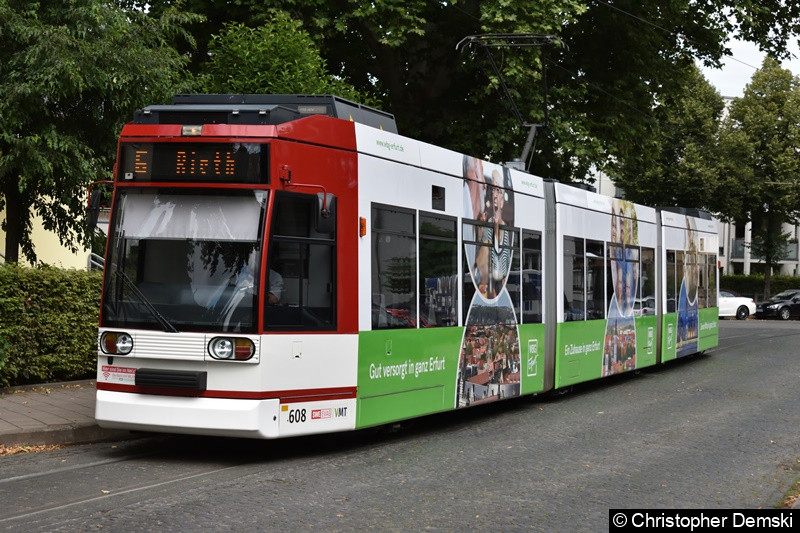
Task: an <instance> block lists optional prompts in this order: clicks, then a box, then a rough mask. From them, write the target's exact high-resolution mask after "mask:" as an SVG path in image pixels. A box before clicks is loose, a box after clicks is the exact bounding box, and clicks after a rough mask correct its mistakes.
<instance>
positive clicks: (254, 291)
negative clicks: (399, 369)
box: [96, 116, 358, 438]
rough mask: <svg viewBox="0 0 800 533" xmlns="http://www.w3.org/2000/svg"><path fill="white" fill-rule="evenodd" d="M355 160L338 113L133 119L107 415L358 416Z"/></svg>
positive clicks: (286, 423)
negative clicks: (231, 119) (244, 120)
mask: <svg viewBox="0 0 800 533" xmlns="http://www.w3.org/2000/svg"><path fill="white" fill-rule="evenodd" d="M356 165H357V157H356V154H355V133H354V127H353V124H352V123H351V122H347V121H342V120H336V119H332V118H329V117H322V116H312V117H308V118H303V119H300V120H296V121H292V122H287V123H285V124H279V125H253V124H248V125H236V124H204V125H202V126H192V125H187V124H139V123H131V124H128V125H126V126H125V127H124V129H123V131H122V135H121V138H120V142H119V150H118V162H117V165H116V167H115V174H116V175H115V181H116V183H115V185H116V186H115V193H114V204H113V210H112V217H111V222H110V226H109V241H108V248H107V254H106V256H107V257H106V272H105V281H104V291H103V301H102V310H101V321H100V336H99V346H98V367H97V368H98V372H97V389H98V392H97V407H96V418H97V420H98V423H99V424H100V425H101V426H104V427H116V428H127V429H135V430H143V431H168V432H174V433H181V432H185V433H194V434H213V435H231V436H244V437H260V438H264V437H278V436H286V435H293V434H302V433H309V432H315V433H318V432H324V431H340V430H346V429H352V428H354V427H355V401H356V400H355V398H356V376H357V371H356V367H357V351H358V350H357V342H358V341H357V335H358V333H357V298H356V292H357V286H358V285H357V278H358V272H357V261H356V253H357V239H358V224H357V221H358V215H357V212H356V185H357V172H356V170H357V169H356ZM312 420H313V422H314V423H313V425H312V424H311V422H312Z"/></svg>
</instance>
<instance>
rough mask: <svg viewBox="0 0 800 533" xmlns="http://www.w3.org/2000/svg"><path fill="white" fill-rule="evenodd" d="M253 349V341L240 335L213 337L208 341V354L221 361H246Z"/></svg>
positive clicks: (251, 355) (250, 356)
mask: <svg viewBox="0 0 800 533" xmlns="http://www.w3.org/2000/svg"><path fill="white" fill-rule="evenodd" d="M255 351H256V350H255V346H254V345H253V342H252V341H251V340H250V339H244V338H241V337H214V338H213V339H211V342H209V343H208V353H209V355H210V356H211V357H213V358H214V359H220V360H223V361H247V360H249V359H250V358H252V357H253V354H254V353H255Z"/></svg>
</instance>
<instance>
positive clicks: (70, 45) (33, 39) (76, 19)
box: [0, 0, 197, 262]
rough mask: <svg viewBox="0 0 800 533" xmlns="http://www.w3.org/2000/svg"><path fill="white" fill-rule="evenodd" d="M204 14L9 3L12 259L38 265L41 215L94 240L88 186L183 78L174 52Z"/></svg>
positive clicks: (3, 116)
mask: <svg viewBox="0 0 800 533" xmlns="http://www.w3.org/2000/svg"><path fill="white" fill-rule="evenodd" d="M196 19H197V17H195V16H191V15H187V14H182V13H179V12H177V11H175V10H173V9H169V10H166V11H164V12H163V14H162V15H161V16H160V17H158V18H154V17H150V16H147V15H145V14H143V13H141V12H138V11H135V12H134V11H124V10H122V9H120V8H118V7H116V5H115V4H114V3H112V2H106V1H104V0H70V1H68V2H54V1H41V2H35V3H34V2H22V1H15V0H0V38H2V41H3V46H2V48H0V94H2V95H3V98H2V99H0V209H2V208H4V207H5V209H6V213H7V215H8V216H7V217H6V220H5V221H4V222H3V228H2V229H3V230H5V231H6V234H7V235H6V250H5V255H6V259H7V260H8V261H10V262H16V261H17V259H18V254H19V248H20V247H21V249H22V252H23V253H24V255H25V257H26V258H27V259H28V260H29V261H31V262H35V260H36V252H35V250H34V245H33V243H32V242H31V240H30V231H31V227H32V220H31V219H32V214H33V213H35V214H37V215H39V216H40V217H41V218H42V220H43V222H44V227H45V229H47V230H49V231H53V232H55V233H57V234H58V235H59V237H60V239H61V243H62V244H63V245H66V246H68V247H70V248H72V249H73V250H75V249H76V248H77V246H78V244H79V243H80V244H83V243H85V242H86V240H87V239H88V235H87V232H86V231H85V228H84V216H83V211H84V209H85V201H86V192H85V191H86V185H87V183H88V182H90V181H92V180H97V179H101V178H107V177H108V176H109V173H110V169H111V167H112V164H113V158H114V155H115V145H116V136H117V134H118V133H119V129H120V127H121V125H122V124H123V123H124V122H125V121H127V120H129V119H130V117H131V115H132V113H133V111H134V110H135V109H136V108H137V107H141V106H143V105H144V104H151V103H154V102H160V101H165V100H166V99H167V98H168V97H169V96H171V95H172V94H173V93H174V92H175V91H176V90H177V89H178V88H179V87H181V86H182V83H183V81H184V75H183V66H184V65H185V63H186V58H185V57H183V56H182V55H180V54H179V53H178V51H177V50H176V49H175V48H174V47H173V45H172V43H173V41H174V40H176V39H178V38H180V37H182V38H183V39H184V40H188V41H191V37H190V36H189V35H188V34H186V33H184V31H183V27H184V26H185V25H186V24H187V23H189V22H191V21H193V20H196Z"/></svg>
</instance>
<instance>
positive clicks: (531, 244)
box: [521, 231, 542, 324]
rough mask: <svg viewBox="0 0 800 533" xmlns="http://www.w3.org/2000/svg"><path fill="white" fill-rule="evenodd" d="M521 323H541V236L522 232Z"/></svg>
mask: <svg viewBox="0 0 800 533" xmlns="http://www.w3.org/2000/svg"><path fill="white" fill-rule="evenodd" d="M521 275H522V322H523V323H524V324H540V323H541V322H542V235H541V233H539V232H530V231H523V232H522V272H521Z"/></svg>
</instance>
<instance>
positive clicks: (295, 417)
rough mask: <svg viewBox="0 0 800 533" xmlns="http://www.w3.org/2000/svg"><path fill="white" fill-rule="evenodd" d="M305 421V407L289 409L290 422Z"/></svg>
mask: <svg viewBox="0 0 800 533" xmlns="http://www.w3.org/2000/svg"><path fill="white" fill-rule="evenodd" d="M305 421H306V410H305V409H289V423H290V424H294V423H295V422H305Z"/></svg>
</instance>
